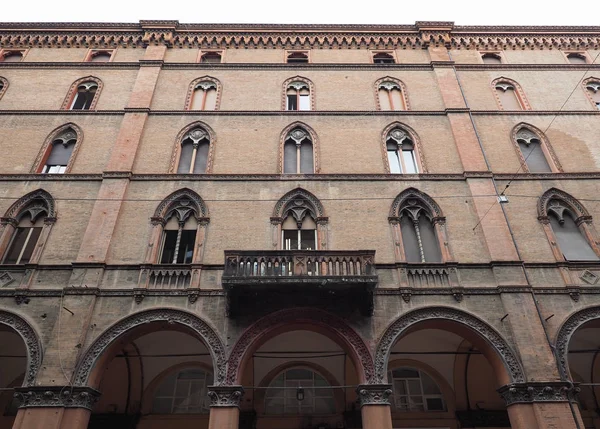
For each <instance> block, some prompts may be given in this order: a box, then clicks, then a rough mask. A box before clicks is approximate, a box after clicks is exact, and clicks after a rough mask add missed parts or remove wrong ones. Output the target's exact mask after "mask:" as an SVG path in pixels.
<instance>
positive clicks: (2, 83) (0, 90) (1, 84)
mask: <svg viewBox="0 0 600 429" xmlns="http://www.w3.org/2000/svg"><path fill="white" fill-rule="evenodd" d="M7 89H8V80H6V79H5V78H3V77H2V76H0V99H1V98H2V96H3V95H4V93H5V92H6V90H7Z"/></svg>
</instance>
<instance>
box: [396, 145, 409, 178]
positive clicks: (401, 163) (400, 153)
mask: <svg viewBox="0 0 600 429" xmlns="http://www.w3.org/2000/svg"><path fill="white" fill-rule="evenodd" d="M396 153H397V154H398V158H399V159H400V168H401V169H402V174H405V172H407V171H408V169H407V168H406V164H405V163H404V154H403V153H402V145H398V152H396Z"/></svg>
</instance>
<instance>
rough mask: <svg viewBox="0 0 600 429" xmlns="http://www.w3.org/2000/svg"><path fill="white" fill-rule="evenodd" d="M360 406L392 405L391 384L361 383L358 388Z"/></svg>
mask: <svg viewBox="0 0 600 429" xmlns="http://www.w3.org/2000/svg"><path fill="white" fill-rule="evenodd" d="M356 393H357V394H358V399H359V401H360V406H361V407H362V406H364V405H390V401H389V398H390V395H391V394H392V385H391V384H360V385H359V386H358V387H357V388H356Z"/></svg>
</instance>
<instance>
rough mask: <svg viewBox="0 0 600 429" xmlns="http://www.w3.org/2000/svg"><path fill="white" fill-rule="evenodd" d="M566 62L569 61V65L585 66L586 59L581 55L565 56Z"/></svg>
mask: <svg viewBox="0 0 600 429" xmlns="http://www.w3.org/2000/svg"><path fill="white" fill-rule="evenodd" d="M567 60H569V63H571V64H587V59H586V57H585V55H583V54H577V53H572V54H567Z"/></svg>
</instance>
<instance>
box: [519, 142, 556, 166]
mask: <svg viewBox="0 0 600 429" xmlns="http://www.w3.org/2000/svg"><path fill="white" fill-rule="evenodd" d="M519 148H520V149H521V153H522V154H523V158H525V163H526V164H527V168H529V171H530V172H531V173H550V172H552V169H551V168H550V165H548V161H546V156H545V155H544V151H543V150H542V147H541V145H540V144H539V143H530V144H529V145H527V144H526V143H525V141H519Z"/></svg>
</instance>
